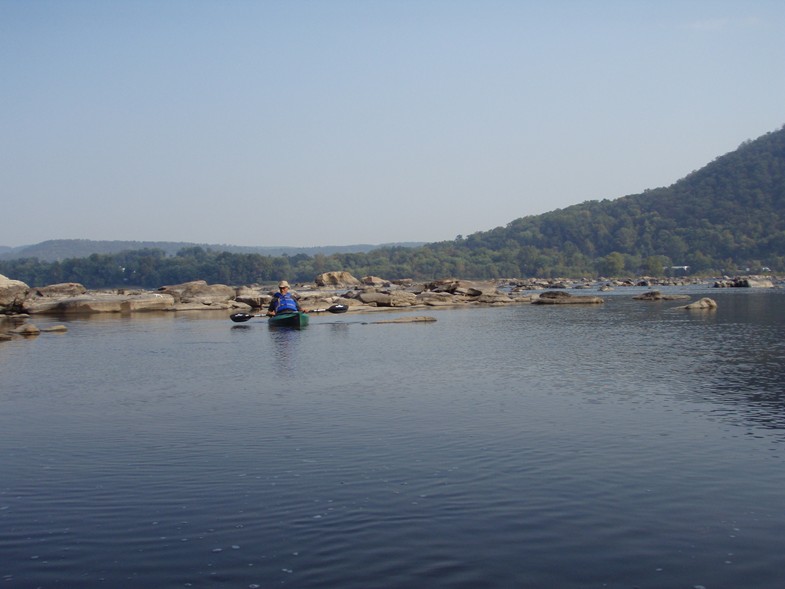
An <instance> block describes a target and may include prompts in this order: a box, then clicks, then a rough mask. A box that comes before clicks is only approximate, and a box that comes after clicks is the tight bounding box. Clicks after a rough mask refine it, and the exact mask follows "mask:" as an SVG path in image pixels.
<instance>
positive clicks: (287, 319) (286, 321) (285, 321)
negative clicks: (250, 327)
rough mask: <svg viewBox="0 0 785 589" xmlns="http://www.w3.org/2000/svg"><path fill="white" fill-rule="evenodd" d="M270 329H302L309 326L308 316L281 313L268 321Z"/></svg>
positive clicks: (304, 314)
mask: <svg viewBox="0 0 785 589" xmlns="http://www.w3.org/2000/svg"><path fill="white" fill-rule="evenodd" d="M267 323H268V324H269V325H270V327H294V328H295V329H301V328H303V327H305V326H306V325H308V315H307V314H306V313H299V312H298V313H281V314H280V315H275V316H273V317H270V318H269V319H268V320H267Z"/></svg>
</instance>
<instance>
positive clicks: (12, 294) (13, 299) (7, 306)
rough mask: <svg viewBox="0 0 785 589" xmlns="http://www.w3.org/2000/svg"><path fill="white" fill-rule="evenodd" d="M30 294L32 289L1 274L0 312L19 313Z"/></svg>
mask: <svg viewBox="0 0 785 589" xmlns="http://www.w3.org/2000/svg"><path fill="white" fill-rule="evenodd" d="M29 293H30V287H29V286H27V285H26V284H25V283H24V282H22V281H21V280H12V279H10V278H8V277H6V276H3V275H2V274H0V312H4V313H5V312H11V313H13V312H18V311H19V310H20V309H21V308H22V303H23V302H24V300H25V299H26V298H27V295H28V294H29Z"/></svg>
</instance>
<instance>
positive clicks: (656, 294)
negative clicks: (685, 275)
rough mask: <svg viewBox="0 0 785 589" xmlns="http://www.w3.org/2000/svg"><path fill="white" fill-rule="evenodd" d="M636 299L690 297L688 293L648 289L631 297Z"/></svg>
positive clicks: (663, 299)
mask: <svg viewBox="0 0 785 589" xmlns="http://www.w3.org/2000/svg"><path fill="white" fill-rule="evenodd" d="M632 298H633V299H635V300H636V301H681V300H687V299H689V298H690V296H689V295H680V294H662V293H661V292H660V291H659V290H650V291H648V292H644V293H642V294H639V295H635V296H634V297H632Z"/></svg>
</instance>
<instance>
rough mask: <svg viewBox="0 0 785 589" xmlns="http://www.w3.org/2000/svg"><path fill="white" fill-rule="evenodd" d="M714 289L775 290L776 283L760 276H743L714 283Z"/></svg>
mask: <svg viewBox="0 0 785 589" xmlns="http://www.w3.org/2000/svg"><path fill="white" fill-rule="evenodd" d="M714 288H774V283H773V282H772V281H771V279H769V278H762V277H760V276H743V277H738V276H737V277H736V278H724V279H722V280H717V281H716V282H715V283H714Z"/></svg>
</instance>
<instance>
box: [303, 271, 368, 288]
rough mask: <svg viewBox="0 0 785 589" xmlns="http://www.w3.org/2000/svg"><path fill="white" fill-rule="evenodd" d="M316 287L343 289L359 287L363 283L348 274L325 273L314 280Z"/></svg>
mask: <svg viewBox="0 0 785 589" xmlns="http://www.w3.org/2000/svg"><path fill="white" fill-rule="evenodd" d="M314 282H315V283H316V286H321V287H326V286H327V287H332V288H341V287H344V286H359V285H360V284H361V282H360V281H359V280H357V279H356V278H355V277H354V276H352V275H351V274H349V273H348V272H323V273H322V274H319V276H317V277H316V278H314Z"/></svg>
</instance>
